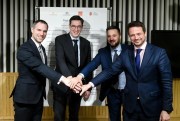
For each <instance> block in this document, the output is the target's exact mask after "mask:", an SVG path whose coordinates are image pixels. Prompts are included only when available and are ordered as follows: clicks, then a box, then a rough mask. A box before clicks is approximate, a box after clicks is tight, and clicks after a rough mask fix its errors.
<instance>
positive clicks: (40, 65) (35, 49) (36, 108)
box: [11, 20, 69, 121]
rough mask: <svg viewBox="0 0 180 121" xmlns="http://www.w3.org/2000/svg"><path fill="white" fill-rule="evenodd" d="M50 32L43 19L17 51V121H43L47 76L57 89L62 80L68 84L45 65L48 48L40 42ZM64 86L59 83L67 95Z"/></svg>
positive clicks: (34, 26) (66, 81)
mask: <svg viewBox="0 0 180 121" xmlns="http://www.w3.org/2000/svg"><path fill="white" fill-rule="evenodd" d="M47 31H48V24H47V23H46V22H45V21H44V20H37V21H35V22H34V24H33V25H32V27H31V32H32V37H31V39H29V40H28V41H27V42H25V43H24V44H23V45H22V46H20V48H19V49H18V52H17V59H18V72H19V76H18V78H17V81H16V85H15V87H14V89H13V91H12V94H11V96H13V101H14V111H15V115H14V120H15V121H41V117H42V112H43V97H44V98H46V95H45V85H46V77H47V78H49V79H50V80H52V84H53V85H57V87H58V86H59V83H60V82H61V81H62V82H63V83H65V84H67V85H68V82H69V80H67V78H65V77H64V76H62V75H61V74H59V73H57V72H56V71H54V70H53V69H51V68H50V67H48V66H47V65H46V63H47V58H46V54H45V48H44V47H43V46H42V45H41V42H42V41H43V40H44V39H45V37H46V35H47ZM39 47H42V49H39ZM41 53H42V55H41ZM63 83H60V85H61V88H59V91H61V93H65V92H66V88H67V87H66V86H65V85H64V84H63Z"/></svg>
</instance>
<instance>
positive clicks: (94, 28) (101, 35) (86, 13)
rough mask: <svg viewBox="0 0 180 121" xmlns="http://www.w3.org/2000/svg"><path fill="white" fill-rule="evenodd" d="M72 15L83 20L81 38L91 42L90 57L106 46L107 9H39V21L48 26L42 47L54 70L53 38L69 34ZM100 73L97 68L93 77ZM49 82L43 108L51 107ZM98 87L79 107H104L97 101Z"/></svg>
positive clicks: (99, 69)
mask: <svg viewBox="0 0 180 121" xmlns="http://www.w3.org/2000/svg"><path fill="white" fill-rule="evenodd" d="M73 15H79V16H81V17H82V18H83V19H84V26H83V30H82V32H81V36H83V37H84V38H86V39H88V40H89V41H90V42H91V50H92V57H94V56H95V55H96V54H97V51H98V49H99V48H102V47H104V46H105V45H106V27H107V8H74V7H73V8H71V7H40V19H43V20H45V21H46V22H47V23H48V25H49V30H48V34H47V37H46V39H45V40H44V41H43V43H42V44H43V46H44V47H45V48H46V54H47V56H48V65H49V66H51V67H52V68H55V49H54V43H55V42H54V40H55V37H56V36H58V35H60V34H64V33H68V32H69V19H70V17H71V16H73ZM100 71H101V68H100V67H99V68H98V69H96V70H95V71H94V76H95V75H97V74H98V73H99V72H100ZM49 84H50V83H49V81H48V80H47V87H46V90H47V92H48V93H47V97H48V99H47V100H46V101H45V106H47V105H52V91H51V90H49ZM98 92H99V87H97V88H96V87H95V88H93V89H92V91H91V95H90V98H89V99H88V100H87V101H84V100H83V99H82V101H81V105H83V106H91V105H100V104H101V105H104V102H103V103H100V102H99V101H98Z"/></svg>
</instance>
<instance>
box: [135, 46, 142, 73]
mask: <svg viewBox="0 0 180 121" xmlns="http://www.w3.org/2000/svg"><path fill="white" fill-rule="evenodd" d="M141 50H142V49H136V57H135V62H136V70H137V73H139V70H140V61H141V59H140V52H141Z"/></svg>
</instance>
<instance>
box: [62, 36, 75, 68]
mask: <svg viewBox="0 0 180 121" xmlns="http://www.w3.org/2000/svg"><path fill="white" fill-rule="evenodd" d="M66 37H67V39H66V40H67V41H65V42H66V44H65V47H67V48H66V49H67V50H68V51H67V52H68V56H70V58H72V59H70V61H71V63H72V64H73V65H74V66H77V63H76V57H75V51H74V47H73V43H72V39H71V37H70V35H69V34H67V36H66Z"/></svg>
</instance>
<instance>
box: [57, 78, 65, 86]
mask: <svg viewBox="0 0 180 121" xmlns="http://www.w3.org/2000/svg"><path fill="white" fill-rule="evenodd" d="M63 79H64V76H61V78H60V79H59V81H58V82H57V84H58V85H59V84H60V83H61V82H62V80H63Z"/></svg>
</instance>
